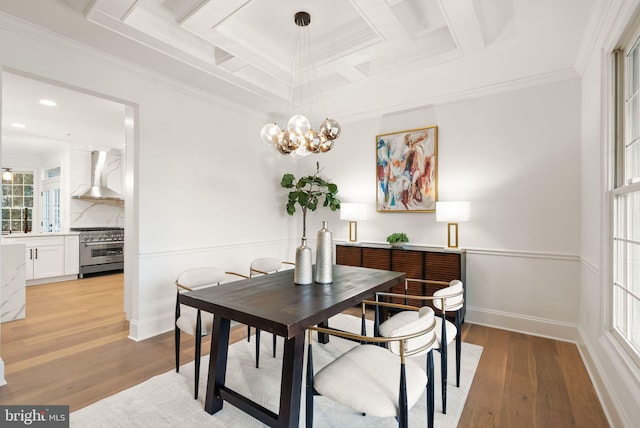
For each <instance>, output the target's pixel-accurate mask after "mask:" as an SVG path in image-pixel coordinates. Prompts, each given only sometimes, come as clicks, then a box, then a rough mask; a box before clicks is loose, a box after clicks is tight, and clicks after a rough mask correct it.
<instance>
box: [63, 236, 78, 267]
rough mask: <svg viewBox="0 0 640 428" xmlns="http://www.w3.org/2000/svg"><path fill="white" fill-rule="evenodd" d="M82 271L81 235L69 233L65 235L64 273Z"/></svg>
mask: <svg viewBox="0 0 640 428" xmlns="http://www.w3.org/2000/svg"><path fill="white" fill-rule="evenodd" d="M78 273H80V236H78V235H68V236H65V237H64V274H65V275H75V274H78Z"/></svg>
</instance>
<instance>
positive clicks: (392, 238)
mask: <svg viewBox="0 0 640 428" xmlns="http://www.w3.org/2000/svg"><path fill="white" fill-rule="evenodd" d="M387 242H388V243H389V244H391V246H392V247H402V246H404V244H406V243H407V242H409V237H408V236H407V234H406V233H404V232H395V233H392V234H391V235H389V236H387Z"/></svg>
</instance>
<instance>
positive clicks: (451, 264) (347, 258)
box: [336, 244, 467, 319]
mask: <svg viewBox="0 0 640 428" xmlns="http://www.w3.org/2000/svg"><path fill="white" fill-rule="evenodd" d="M336 264H341V265H349V266H360V267H367V268H372V269H382V270H391V271H395V272H404V273H405V274H406V277H407V278H414V279H428V280H434V281H443V282H447V283H448V282H449V281H452V280H454V279H459V280H461V281H462V283H463V284H464V294H465V304H464V307H463V308H462V318H463V319H464V315H465V312H466V294H467V283H466V266H465V265H466V252H465V250H448V249H441V248H434V247H419V246H405V247H402V248H393V247H389V246H388V245H381V244H366V245H365V244H336ZM445 286H446V285H440V284H420V283H412V284H410V285H409V289H408V294H413V295H426V296H430V295H433V293H434V292H435V291H437V290H439V289H441V288H443V287H445ZM392 292H394V293H399V294H404V286H396V287H394V288H393V289H392ZM403 300H404V299H396V298H394V299H393V301H394V302H396V303H404V301H403ZM408 303H409V304H410V305H411V304H413V305H418V306H422V305H424V304H425V303H424V302H423V301H419V300H413V301H412V300H411V299H409V301H408ZM427 304H428V305H429V306H432V305H431V304H429V303H427Z"/></svg>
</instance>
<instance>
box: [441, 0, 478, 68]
mask: <svg viewBox="0 0 640 428" xmlns="http://www.w3.org/2000/svg"><path fill="white" fill-rule="evenodd" d="M438 3H439V4H440V9H441V10H442V14H443V15H444V17H445V20H446V21H447V25H448V26H449V30H450V31H451V36H452V37H453V39H454V40H455V42H456V45H457V46H458V49H460V52H461V53H462V55H463V56H467V55H473V54H477V53H480V52H483V51H484V50H485V48H486V45H485V40H484V36H483V34H482V27H481V26H480V21H479V20H478V14H477V13H476V10H475V7H474V5H473V0H438Z"/></svg>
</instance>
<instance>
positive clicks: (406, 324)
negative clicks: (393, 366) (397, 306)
mask: <svg viewBox="0 0 640 428" xmlns="http://www.w3.org/2000/svg"><path fill="white" fill-rule="evenodd" d="M433 319H434V312H433V309H431V308H430V307H429V306H423V307H422V308H420V310H419V311H402V312H399V313H397V314H395V315H393V316H392V317H391V318H389V319H388V320H386V321H385V322H383V323H382V324H380V329H379V331H380V336H383V337H398V336H404V335H408V334H412V333H417V332H419V331H422V330H425V329H427V328H429V326H431V325H432V324H433V321H434V320H433ZM434 334H435V332H434V331H431V332H430V333H427V334H424V335H422V336H419V337H416V338H415V339H409V340H408V341H407V344H406V347H405V352H408V353H411V352H414V351H415V350H417V349H420V348H421V347H423V346H424V345H426V344H427V343H429V342H431V340H432V338H433V335H434ZM389 350H391V352H393V353H394V354H396V355H399V354H400V342H397V341H396V342H390V343H389ZM428 351H429V349H425V350H424V351H422V352H420V353H418V354H416V355H419V354H424V353H426V352H428Z"/></svg>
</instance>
